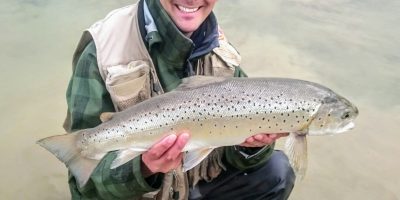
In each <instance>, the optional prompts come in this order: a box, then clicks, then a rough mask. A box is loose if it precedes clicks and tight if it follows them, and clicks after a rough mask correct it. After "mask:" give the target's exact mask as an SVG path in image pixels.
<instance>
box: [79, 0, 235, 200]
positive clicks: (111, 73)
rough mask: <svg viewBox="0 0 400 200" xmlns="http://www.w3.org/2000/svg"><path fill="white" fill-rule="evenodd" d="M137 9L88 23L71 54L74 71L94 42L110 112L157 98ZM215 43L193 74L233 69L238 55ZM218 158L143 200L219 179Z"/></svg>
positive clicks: (170, 176) (169, 178) (184, 193)
mask: <svg viewBox="0 0 400 200" xmlns="http://www.w3.org/2000/svg"><path fill="white" fill-rule="evenodd" d="M137 9H138V4H134V5H130V6H126V7H123V8H120V9H116V10H114V11H112V12H110V13H109V14H108V15H107V16H106V17H105V18H104V19H103V20H100V21H98V22H96V23H95V24H93V25H92V26H91V27H90V28H89V29H87V30H86V31H85V32H84V33H83V35H82V38H81V40H80V42H79V45H78V47H77V49H76V51H75V54H74V59H73V65H74V66H75V65H76V63H77V61H78V59H79V56H80V55H81V53H82V51H83V50H84V48H85V47H86V45H87V44H88V43H89V42H90V41H91V40H93V41H94V43H95V45H96V52H97V62H98V67H99V71H100V74H101V77H102V78H103V80H104V83H105V85H106V88H107V90H108V92H109V93H110V96H111V99H112V101H113V104H114V107H115V109H116V111H121V110H124V109H126V108H127V107H129V106H132V105H134V104H137V103H139V102H141V101H144V100H146V99H148V98H150V97H154V96H156V95H159V94H162V93H163V89H162V87H161V84H160V82H159V80H158V77H157V73H156V71H155V67H154V64H153V62H152V60H151V57H150V55H149V53H148V52H147V49H146V46H145V44H144V43H143V40H142V37H141V34H140V31H139V30H140V29H139V23H138V17H137ZM219 43H220V47H217V48H215V49H213V51H212V52H210V53H209V54H207V55H206V56H204V57H203V58H201V59H199V60H198V61H197V63H196V74H197V75H208V76H233V73H234V70H235V66H239V65H240V60H241V59H240V55H239V54H238V53H237V51H236V50H235V49H234V48H233V47H232V46H231V45H230V44H229V43H228V41H227V39H226V38H225V36H224V34H223V33H222V31H220V34H219ZM221 154H222V149H217V150H215V151H214V152H213V153H211V154H210V155H209V156H208V159H205V160H204V161H203V162H202V163H201V164H199V165H198V166H197V167H195V168H194V169H192V170H190V171H189V172H188V173H182V172H181V170H174V171H173V172H170V173H167V174H166V175H165V178H164V182H163V186H162V188H161V189H160V191H157V192H155V193H151V194H150V193H149V194H146V195H144V199H187V198H188V187H189V185H194V184H196V183H197V182H198V181H199V180H206V181H211V180H212V179H213V178H215V177H217V176H218V175H219V173H220V172H221V170H222V168H224V166H223V164H222V163H221ZM177 194H179V195H177ZM178 196H179V197H178Z"/></svg>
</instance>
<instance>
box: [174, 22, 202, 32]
mask: <svg viewBox="0 0 400 200" xmlns="http://www.w3.org/2000/svg"><path fill="white" fill-rule="evenodd" d="M200 24H201V23H199V22H191V21H184V22H182V21H178V22H175V25H176V26H177V27H178V29H179V30H180V31H181V32H182V33H193V32H194V31H196V30H197V29H198V28H199V26H200Z"/></svg>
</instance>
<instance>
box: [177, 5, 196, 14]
mask: <svg viewBox="0 0 400 200" xmlns="http://www.w3.org/2000/svg"><path fill="white" fill-rule="evenodd" d="M178 8H179V10H181V11H183V12H186V13H193V12H196V11H197V10H199V8H198V7H197V8H186V7H183V6H178Z"/></svg>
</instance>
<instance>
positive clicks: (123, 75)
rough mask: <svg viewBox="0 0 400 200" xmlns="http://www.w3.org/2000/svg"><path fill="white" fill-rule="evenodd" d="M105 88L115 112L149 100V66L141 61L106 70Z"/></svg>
mask: <svg viewBox="0 0 400 200" xmlns="http://www.w3.org/2000/svg"><path fill="white" fill-rule="evenodd" d="M107 72H108V75H107V78H106V87H107V89H108V91H109V93H110V95H111V99H112V101H113V103H114V106H115V108H116V110H117V111H121V110H124V109H126V108H128V107H129V106H132V105H134V104H137V103H139V102H141V101H144V100H146V99H148V98H150V66H149V63H147V62H146V61H143V60H136V61H132V62H130V63H129V64H128V65H116V66H111V67H108V68H107Z"/></svg>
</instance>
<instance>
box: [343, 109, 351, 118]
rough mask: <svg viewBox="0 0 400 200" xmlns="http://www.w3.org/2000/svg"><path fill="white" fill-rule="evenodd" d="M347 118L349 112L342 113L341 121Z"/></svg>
mask: <svg viewBox="0 0 400 200" xmlns="http://www.w3.org/2000/svg"><path fill="white" fill-rule="evenodd" d="M349 117H350V112H349V111H347V112H345V113H343V115H342V119H347V118H349Z"/></svg>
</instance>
